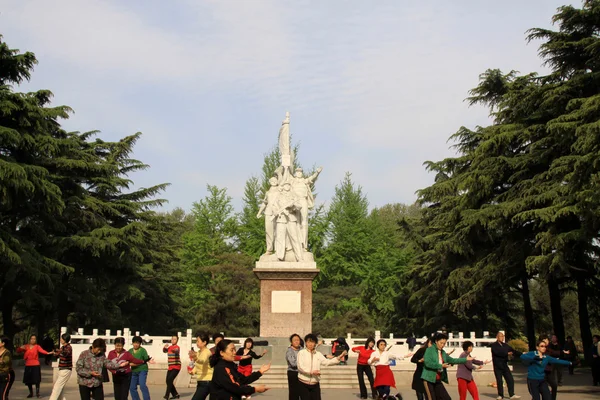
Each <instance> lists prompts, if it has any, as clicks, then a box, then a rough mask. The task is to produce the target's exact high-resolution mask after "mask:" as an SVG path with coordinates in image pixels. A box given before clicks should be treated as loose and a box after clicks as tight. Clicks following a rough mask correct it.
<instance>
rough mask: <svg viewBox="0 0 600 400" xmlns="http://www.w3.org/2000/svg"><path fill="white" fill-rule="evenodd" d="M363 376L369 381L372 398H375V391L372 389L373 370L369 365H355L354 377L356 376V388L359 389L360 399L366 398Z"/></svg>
mask: <svg viewBox="0 0 600 400" xmlns="http://www.w3.org/2000/svg"><path fill="white" fill-rule="evenodd" d="M363 374H367V379H369V383H370V388H371V391H372V392H373V396H375V389H374V388H373V370H372V369H371V366H370V365H361V364H356V375H358V386H359V387H360V397H361V398H366V397H367V387H366V385H365V377H364V376H363Z"/></svg>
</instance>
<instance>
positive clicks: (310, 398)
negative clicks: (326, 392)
mask: <svg viewBox="0 0 600 400" xmlns="http://www.w3.org/2000/svg"><path fill="white" fill-rule="evenodd" d="M298 387H299V388H300V398H301V399H302V400H321V385H320V384H319V383H316V384H314V385H307V384H306V383H304V382H300V381H298Z"/></svg>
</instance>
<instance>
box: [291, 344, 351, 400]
mask: <svg viewBox="0 0 600 400" xmlns="http://www.w3.org/2000/svg"><path fill="white" fill-rule="evenodd" d="M317 341H318V339H317V337H316V336H315V335H313V334H312V333H309V334H308V335H306V336H305V337H304V346H305V347H304V349H302V350H300V351H299V352H298V359H297V360H298V382H299V388H298V389H299V392H300V398H301V399H302V400H321V386H320V385H319V381H320V379H321V366H322V365H335V364H339V363H340V361H341V359H342V358H343V357H344V356H345V355H346V354H347V352H346V351H344V352H343V353H342V354H340V355H339V356H337V357H333V358H326V357H325V356H324V355H323V354H321V353H320V352H318V351H316V350H315V347H316V345H317Z"/></svg>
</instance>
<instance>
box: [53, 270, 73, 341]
mask: <svg viewBox="0 0 600 400" xmlns="http://www.w3.org/2000/svg"><path fill="white" fill-rule="evenodd" d="M68 290H69V275H68V274H63V277H62V285H61V287H60V289H59V290H58V295H57V296H58V299H57V302H56V304H58V310H57V317H58V331H59V332H60V328H62V327H63V326H64V327H67V331H68V332H70V331H71V330H70V329H68V328H69V326H68V323H69V312H70V304H69V296H68V295H67V291H68Z"/></svg>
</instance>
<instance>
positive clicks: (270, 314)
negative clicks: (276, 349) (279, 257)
mask: <svg viewBox="0 0 600 400" xmlns="http://www.w3.org/2000/svg"><path fill="white" fill-rule="evenodd" d="M253 272H254V274H256V276H257V277H258V279H260V336H261V337H289V336H290V335H291V334H292V333H297V334H299V335H300V336H301V337H304V335H306V334H308V333H310V332H311V331H312V282H313V280H314V279H315V277H316V276H317V275H318V274H319V270H318V269H317V263H315V262H314V261H310V262H281V261H279V262H270V261H258V262H257V263H256V268H254V269H253Z"/></svg>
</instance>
